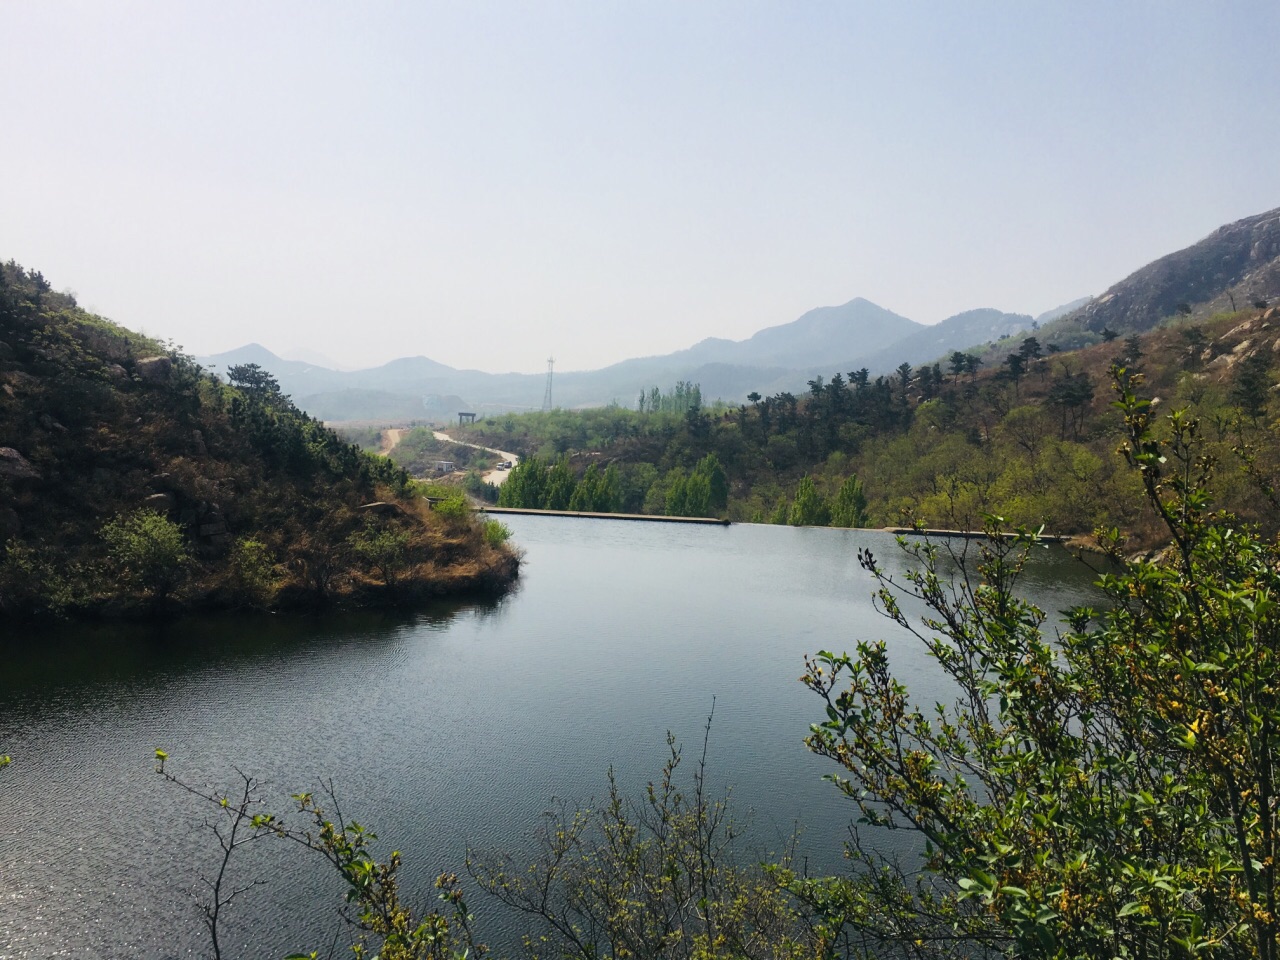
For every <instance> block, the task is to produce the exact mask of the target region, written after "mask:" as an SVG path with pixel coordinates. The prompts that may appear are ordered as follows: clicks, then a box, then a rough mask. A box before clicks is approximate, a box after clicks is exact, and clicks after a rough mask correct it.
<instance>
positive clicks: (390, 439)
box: [378, 427, 404, 457]
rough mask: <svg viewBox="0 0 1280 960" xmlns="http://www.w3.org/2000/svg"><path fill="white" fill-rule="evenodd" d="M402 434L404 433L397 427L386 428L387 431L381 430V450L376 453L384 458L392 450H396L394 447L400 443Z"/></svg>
mask: <svg viewBox="0 0 1280 960" xmlns="http://www.w3.org/2000/svg"><path fill="white" fill-rule="evenodd" d="M403 433H404V431H403V430H401V429H400V428H399V427H387V429H385V430H383V431H382V449H380V450H379V451H378V452H379V453H380V454H382V455H383V456H384V457H385V456H386V455H387V454H388V453H390V452H391V451H392V450H394V449H395V448H396V445H397V444H398V443H399V442H400V436H401V434H403Z"/></svg>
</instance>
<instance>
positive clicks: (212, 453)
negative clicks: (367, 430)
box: [0, 262, 517, 618]
mask: <svg viewBox="0 0 1280 960" xmlns="http://www.w3.org/2000/svg"><path fill="white" fill-rule="evenodd" d="M230 373H231V380H232V381H233V382H232V383H224V382H221V381H219V380H218V379H216V378H214V377H212V376H211V375H209V374H207V373H205V372H204V371H203V370H202V369H200V368H199V367H198V366H197V365H196V364H195V363H194V362H193V361H192V360H191V359H190V358H188V357H185V356H183V355H181V354H179V353H177V352H175V351H172V350H169V349H167V348H165V347H164V346H163V345H161V344H159V343H156V342H155V341H153V340H150V339H148V338H146V337H143V336H140V335H138V334H135V333H132V332H131V331H129V330H126V329H124V328H123V327H119V326H116V325H115V324H113V323H111V322H109V321H106V320H103V319H102V318H100V317H96V316H93V315H91V314H88V313H86V312H85V311H83V310H81V309H79V307H77V305H76V304H75V301H74V300H73V299H72V298H71V297H70V296H67V295H65V294H58V293H55V292H54V291H53V290H52V288H51V287H50V285H49V283H48V282H47V281H46V280H45V279H44V277H43V276H41V275H40V274H39V273H36V272H27V271H24V270H23V269H22V268H21V267H19V266H18V265H17V264H15V263H13V262H10V263H8V264H3V265H0V618H3V617H4V616H26V615H32V614H41V613H45V614H49V613H53V614H71V615H75V614H78V615H133V614H148V615H149V614H155V613H161V612H174V611H177V610H181V609H194V608H199V609H207V608H218V607H243V606H254V607H289V606H301V605H307V606H310V605H314V604H315V603H317V602H338V603H384V602H405V601H408V600H412V599H414V598H418V597H422V596H424V595H430V594H441V593H457V592H461V591H468V590H477V589H495V588H501V586H502V585H504V584H506V583H507V582H509V581H510V579H511V578H512V577H513V576H514V575H515V572H516V567H517V565H516V560H515V557H514V555H513V554H512V553H511V551H510V550H508V549H507V548H506V547H505V546H503V545H502V543H501V541H502V539H503V538H502V536H501V531H499V530H497V529H494V528H488V529H486V528H485V527H484V526H483V525H477V524H476V523H474V522H473V521H472V519H471V516H470V513H469V511H467V510H466V509H465V506H464V505H463V504H461V502H459V503H457V504H454V505H449V504H446V505H445V507H446V509H444V510H443V511H436V512H433V511H429V510H428V509H427V504H426V503H425V501H423V500H422V499H421V498H419V497H416V496H415V495H414V490H413V484H412V482H411V481H410V480H409V478H408V476H407V475H406V474H405V473H404V472H403V471H401V470H399V469H398V468H396V467H395V466H394V465H392V464H391V463H390V462H389V461H387V460H385V459H384V458H382V457H375V456H370V455H368V454H365V453H362V452H361V451H360V450H359V449H358V448H356V447H354V446H352V445H350V444H348V443H345V442H344V441H342V440H341V439H340V438H338V437H337V436H336V435H335V434H334V433H333V432H332V431H330V430H327V429H326V428H325V427H324V426H323V425H322V424H320V423H319V422H318V421H316V420H313V419H312V418H311V417H309V416H307V415H306V414H304V413H301V412H300V411H298V410H297V409H296V408H295V407H294V406H293V404H292V403H291V402H290V400H289V398H288V397H287V396H285V395H284V394H283V393H281V392H280V390H279V388H278V385H277V384H276V382H275V380H274V378H272V377H271V376H270V375H269V374H267V373H266V372H265V371H263V370H261V368H259V367H256V366H253V365H244V366H241V367H238V368H235V369H233V370H232V371H230Z"/></svg>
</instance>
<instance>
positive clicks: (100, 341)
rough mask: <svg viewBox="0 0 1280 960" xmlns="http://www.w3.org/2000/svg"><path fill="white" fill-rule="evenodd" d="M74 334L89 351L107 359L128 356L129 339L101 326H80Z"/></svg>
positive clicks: (119, 358)
mask: <svg viewBox="0 0 1280 960" xmlns="http://www.w3.org/2000/svg"><path fill="white" fill-rule="evenodd" d="M75 335H76V336H77V337H78V338H79V339H80V342H81V343H83V344H84V345H85V346H86V347H88V348H89V350H90V351H92V352H93V353H96V354H97V355H98V356H100V357H105V358H107V359H108V360H123V359H125V358H126V357H127V356H129V341H128V340H126V339H125V338H124V337H123V336H121V335H120V334H118V333H113V332H112V331H110V330H104V329H102V328H101V327H91V326H82V327H79V328H78V329H76V330H75Z"/></svg>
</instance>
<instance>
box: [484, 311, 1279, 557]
mask: <svg viewBox="0 0 1280 960" xmlns="http://www.w3.org/2000/svg"><path fill="white" fill-rule="evenodd" d="M1278 327H1280V310H1278V309H1277V308H1275V307H1270V308H1268V307H1267V306H1266V305H1265V304H1264V303H1260V304H1259V305H1257V306H1253V307H1250V308H1249V309H1246V310H1241V311H1236V312H1233V313H1229V314H1218V315H1215V316H1213V317H1209V318H1206V319H1203V320H1199V321H1193V320H1192V319H1190V318H1189V317H1182V316H1177V315H1175V316H1174V317H1171V318H1169V321H1168V322H1167V323H1166V325H1164V326H1161V327H1159V328H1157V329H1155V330H1152V331H1150V332H1147V333H1142V334H1133V335H1131V336H1128V337H1120V336H1118V335H1117V334H1115V333H1113V332H1112V331H1109V330H1104V331H1103V332H1102V334H1100V335H1099V336H1098V337H1095V338H1094V339H1096V340H1097V341H1098V342H1096V343H1094V344H1091V345H1089V346H1086V347H1083V348H1081V349H1076V350H1062V349H1059V348H1058V347H1057V346H1056V345H1055V344H1054V343H1053V342H1052V340H1051V339H1050V337H1051V336H1052V331H1051V329H1047V330H1046V331H1045V332H1038V333H1037V334H1036V335H1032V336H1027V337H1018V338H1009V339H1007V340H1005V341H1002V342H1000V343H997V344H993V345H987V346H985V347H983V348H982V349H977V348H975V349H974V350H972V351H966V352H961V351H956V352H953V353H952V354H951V355H949V356H948V357H946V358H942V359H940V360H939V361H937V362H935V363H931V364H925V365H922V366H919V367H914V368H913V367H911V366H910V365H909V364H905V363H904V364H902V365H901V366H900V367H899V368H898V370H897V371H896V372H895V374H894V375H892V376H881V377H875V378H872V377H870V376H869V375H868V373H867V371H866V370H865V369H861V370H853V371H845V372H841V371H833V372H832V374H831V376H830V377H829V378H824V377H817V378H815V379H814V380H812V381H810V383H809V390H808V391H807V393H805V394H803V395H794V394H791V393H779V394H776V395H774V396H770V397H764V396H761V395H759V394H758V393H753V394H751V395H750V397H749V402H748V403H747V404H743V405H740V406H738V407H736V408H727V407H725V406H723V405H718V406H716V407H712V408H710V409H708V408H706V407H704V406H703V405H702V404H701V398H700V397H697V396H696V395H695V393H694V391H695V389H696V388H695V387H692V386H690V385H680V389H679V390H678V391H677V392H678V393H679V394H680V396H682V397H685V398H688V400H687V402H686V403H685V405H684V406H683V408H682V409H680V410H679V411H678V412H677V411H676V410H674V409H672V404H671V403H670V402H669V401H668V398H666V397H664V396H663V395H662V392H661V391H660V390H657V389H656V388H655V390H654V391H652V392H647V393H645V394H642V395H641V397H640V399H639V402H638V404H637V409H634V410H630V409H624V408H622V407H619V406H613V407H608V408H599V409H590V410H573V411H553V412H544V413H534V414H522V415H517V414H511V415H505V416H499V417H491V418H487V419H485V420H483V421H480V422H477V424H476V425H475V427H474V428H473V429H471V430H469V431H468V434H467V435H468V437H469V438H471V439H476V440H479V441H480V442H484V443H487V444H490V445H493V446H500V447H502V448H503V449H513V450H518V451H521V452H522V453H523V454H524V455H525V456H526V457H527V458H528V459H526V461H525V462H524V463H522V465H521V468H522V472H523V473H526V474H528V475H530V476H531V477H532V479H531V481H530V482H528V483H525V482H523V480H524V477H520V476H516V475H513V476H512V478H511V480H510V481H508V484H507V486H506V487H505V488H504V494H503V496H504V501H503V502H504V503H507V504H509V505H511V506H541V507H550V506H555V507H559V508H565V507H567V506H568V505H569V504H570V502H571V501H572V500H573V499H574V497H575V495H576V496H577V498H578V500H579V501H580V502H583V503H585V502H590V503H591V504H592V507H591V508H592V509H596V510H602V509H608V510H621V511H628V512H647V513H690V514H703V515H718V516H725V517H727V518H729V519H732V520H740V521H748V520H749V521H756V522H761V521H764V522H769V521H771V522H775V523H797V524H818V525H825V524H828V523H834V524H836V525H842V526H885V525H896V524H899V523H901V522H902V518H903V516H904V515H905V514H909V515H911V516H914V517H916V518H918V519H919V520H921V521H923V522H925V523H926V524H928V525H930V526H936V527H946V528H959V529H979V528H981V527H982V525H983V517H984V516H985V515H998V516H1001V517H1004V518H1005V519H1006V520H1007V521H1008V522H1010V523H1015V524H1024V525H1029V526H1039V525H1040V524H1041V523H1043V524H1045V526H1046V528H1047V530H1048V531H1050V532H1053V533H1060V534H1086V533H1090V532H1091V531H1093V530H1094V529H1095V528H1098V527H1111V526H1114V527H1118V528H1120V529H1121V530H1123V531H1125V532H1126V533H1127V534H1128V535H1129V536H1130V537H1132V538H1133V540H1134V542H1136V543H1138V544H1143V545H1150V544H1154V543H1155V542H1157V541H1158V540H1159V539H1160V538H1161V536H1162V534H1161V531H1160V530H1159V529H1158V528H1156V527H1155V526H1154V525H1153V524H1152V522H1151V519H1150V517H1149V515H1147V514H1146V513H1144V512H1143V511H1141V510H1140V509H1138V508H1137V507H1136V504H1137V502H1138V498H1137V496H1136V494H1137V493H1138V490H1137V487H1136V484H1137V480H1136V478H1135V477H1134V475H1133V474H1132V472H1131V471H1128V470H1126V469H1125V468H1124V465H1123V463H1122V462H1121V461H1120V458H1119V457H1117V456H1116V454H1115V451H1116V448H1117V446H1118V444H1119V443H1120V441H1121V439H1122V429H1123V425H1122V424H1121V422H1120V418H1119V417H1118V416H1117V415H1116V413H1115V411H1114V410H1113V402H1114V400H1115V392H1114V389H1113V386H1112V382H1113V376H1112V371H1113V369H1123V370H1124V371H1125V375H1126V376H1127V377H1130V378H1131V377H1134V376H1140V377H1141V378H1142V383H1143V386H1142V389H1143V390H1144V392H1146V393H1147V394H1148V395H1150V396H1151V397H1153V398H1154V400H1155V402H1156V403H1157V405H1163V406H1164V407H1166V408H1169V409H1172V408H1182V407H1185V408H1187V409H1188V410H1190V411H1191V413H1193V414H1194V415H1196V416H1198V417H1200V418H1201V420H1202V422H1203V423H1204V424H1205V430H1206V440H1207V441H1208V443H1209V448H1208V451H1207V455H1209V456H1212V457H1215V458H1217V459H1218V460H1221V461H1223V463H1224V465H1226V466H1227V468H1226V469H1223V470H1222V471H1220V472H1219V473H1218V474H1217V475H1216V477H1215V479H1214V484H1215V489H1214V492H1215V494H1216V495H1218V496H1219V497H1220V498H1221V500H1222V501H1223V502H1226V503H1229V504H1230V505H1231V506H1232V508H1233V509H1235V510H1236V511H1238V512H1239V514H1240V515H1241V516H1243V517H1245V518H1247V519H1250V520H1253V521H1256V522H1259V523H1262V524H1263V525H1264V527H1266V528H1267V529H1269V530H1274V529H1276V528H1277V525H1278V524H1280V513H1278V512H1277V510H1276V504H1275V502H1274V498H1273V495H1272V494H1271V493H1270V492H1269V489H1270V488H1269V486H1268V484H1267V482H1266V481H1265V478H1266V477H1268V476H1274V474H1275V468H1276V465H1277V464H1278V463H1280V443H1278V442H1277V439H1276V435H1275V432H1274V431H1273V430H1272V429H1271V420H1272V418H1273V400H1274V391H1273V389H1272V385H1273V384H1274V383H1275V377H1274V369H1275V366H1276V363H1277V359H1278V358H1280V354H1277V350H1276V348H1277V344H1278V342H1280V341H1278V340H1277V334H1278V333H1280V329H1278ZM984 356H985V357H986V358H987V360H986V361H984V360H983V359H982V358H983V357H984ZM673 393H674V392H673ZM708 458H710V459H708ZM699 465H701V466H699ZM699 470H701V471H702V472H703V473H706V474H708V475H710V474H712V473H716V474H717V475H719V474H722V475H723V477H724V478H725V481H726V483H727V490H726V495H725V496H724V497H722V498H721V497H717V498H707V497H704V496H702V495H701V494H699V495H698V496H696V497H695V498H694V500H693V501H692V502H691V501H690V499H689V497H688V488H689V484H690V483H691V482H695V481H694V478H695V477H696V476H697V474H698V472H699ZM535 474H536V476H535ZM512 481H515V482H514V483H513V482H512ZM579 486H582V487H584V489H583V490H581V491H579V489H578V488H579ZM698 486H699V487H701V484H700V483H699V484H698ZM526 490H528V491H529V492H528V493H527V494H526V493H525V492H524V491H526Z"/></svg>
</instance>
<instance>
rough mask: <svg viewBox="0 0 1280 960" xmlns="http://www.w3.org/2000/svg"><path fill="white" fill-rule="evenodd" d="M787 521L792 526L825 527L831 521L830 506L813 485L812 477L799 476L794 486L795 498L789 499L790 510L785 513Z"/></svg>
mask: <svg viewBox="0 0 1280 960" xmlns="http://www.w3.org/2000/svg"><path fill="white" fill-rule="evenodd" d="M787 522H788V523H789V524H791V526H793V527H825V526H826V525H827V524H828V523H830V522H831V508H830V507H829V506H828V505H827V500H826V498H825V497H824V496H823V495H822V494H821V493H819V492H818V489H817V488H816V487H815V486H814V485H813V478H812V477H809V476H804V477H801V478H800V485H799V486H798V487H796V496H795V499H794V500H792V501H791V511H790V512H789V513H788V514H787Z"/></svg>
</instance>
